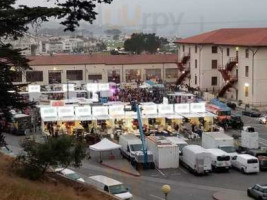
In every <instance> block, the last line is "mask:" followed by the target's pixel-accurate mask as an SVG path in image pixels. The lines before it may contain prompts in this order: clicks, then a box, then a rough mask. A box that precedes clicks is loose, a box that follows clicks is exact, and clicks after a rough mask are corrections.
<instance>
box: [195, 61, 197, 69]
mask: <svg viewBox="0 0 267 200" xmlns="http://www.w3.org/2000/svg"><path fill="white" fill-rule="evenodd" d="M195 68H196V69H197V59H195Z"/></svg>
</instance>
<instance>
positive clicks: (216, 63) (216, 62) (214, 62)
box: [211, 60, 218, 69]
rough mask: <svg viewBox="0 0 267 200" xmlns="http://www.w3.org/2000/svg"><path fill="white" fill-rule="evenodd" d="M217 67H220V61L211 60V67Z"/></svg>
mask: <svg viewBox="0 0 267 200" xmlns="http://www.w3.org/2000/svg"><path fill="white" fill-rule="evenodd" d="M217 67H218V61H217V60H212V61H211V69H217Z"/></svg>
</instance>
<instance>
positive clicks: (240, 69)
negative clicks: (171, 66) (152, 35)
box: [177, 28, 267, 106]
mask: <svg viewBox="0 0 267 200" xmlns="http://www.w3.org/2000/svg"><path fill="white" fill-rule="evenodd" d="M177 44H178V52H179V53H178V54H179V55H178V58H179V71H180V72H182V73H181V75H180V76H179V80H178V83H179V84H182V83H187V84H189V83H190V86H192V87H195V88H199V89H200V90H201V91H209V92H212V93H214V94H216V95H218V96H219V97H225V98H227V99H232V100H241V101H242V102H243V103H245V104H250V105H253V106H267V87H266V86H267V62H266V61H267V28H238V29H220V30H215V31H211V32H207V33H204V34H200V35H196V36H193V37H189V38H185V39H182V40H179V41H177Z"/></svg>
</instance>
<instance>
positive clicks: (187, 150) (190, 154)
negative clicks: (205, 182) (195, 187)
mask: <svg viewBox="0 0 267 200" xmlns="http://www.w3.org/2000/svg"><path fill="white" fill-rule="evenodd" d="M180 161H181V164H182V165H184V166H185V167H187V168H188V169H189V171H192V172H193V173H195V174H207V173H210V172H211V171H212V170H211V159H210V155H209V152H208V151H207V150H206V149H204V148H203V147H201V146H199V145H187V146H185V147H184V148H183V150H182V155H181V156H180Z"/></svg>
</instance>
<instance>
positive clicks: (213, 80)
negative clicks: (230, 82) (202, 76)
mask: <svg viewBox="0 0 267 200" xmlns="http://www.w3.org/2000/svg"><path fill="white" fill-rule="evenodd" d="M217 84H218V78H217V77H216V76H213V77H211V85H212V86H216V85H217Z"/></svg>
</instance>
